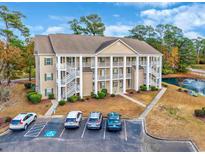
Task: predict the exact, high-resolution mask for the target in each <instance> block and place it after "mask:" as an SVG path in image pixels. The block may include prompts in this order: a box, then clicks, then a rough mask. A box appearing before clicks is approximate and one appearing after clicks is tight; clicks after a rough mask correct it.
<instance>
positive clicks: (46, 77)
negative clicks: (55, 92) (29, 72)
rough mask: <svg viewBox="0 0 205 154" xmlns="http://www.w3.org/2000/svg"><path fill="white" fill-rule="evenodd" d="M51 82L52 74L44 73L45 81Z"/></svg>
mask: <svg viewBox="0 0 205 154" xmlns="http://www.w3.org/2000/svg"><path fill="white" fill-rule="evenodd" d="M49 80H53V73H46V74H45V81H49Z"/></svg>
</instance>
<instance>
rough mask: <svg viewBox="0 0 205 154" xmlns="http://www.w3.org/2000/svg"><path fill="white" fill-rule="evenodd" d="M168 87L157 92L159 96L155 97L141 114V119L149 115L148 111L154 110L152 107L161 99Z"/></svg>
mask: <svg viewBox="0 0 205 154" xmlns="http://www.w3.org/2000/svg"><path fill="white" fill-rule="evenodd" d="M166 90H167V88H164V87H163V88H162V89H161V90H160V92H159V93H158V94H157V96H156V97H155V98H154V99H153V101H152V102H151V103H150V104H149V105H148V106H147V108H146V109H145V110H144V112H143V113H142V114H141V115H140V117H139V119H145V117H146V116H147V115H148V113H149V112H150V111H151V110H152V108H153V107H154V106H155V105H156V104H157V102H158V101H159V99H160V98H161V97H162V96H163V95H164V93H165V91H166Z"/></svg>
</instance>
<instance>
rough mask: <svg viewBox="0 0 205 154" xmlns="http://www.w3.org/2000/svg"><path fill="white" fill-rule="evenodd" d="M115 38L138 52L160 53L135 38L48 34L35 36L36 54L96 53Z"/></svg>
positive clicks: (114, 40)
mask: <svg viewBox="0 0 205 154" xmlns="http://www.w3.org/2000/svg"><path fill="white" fill-rule="evenodd" d="M117 40H121V41H122V42H123V43H125V44H126V45H127V46H129V47H130V48H131V49H133V50H135V51H136V52H138V53H139V54H161V53H160V52H159V51H157V50H156V49H155V48H153V47H152V46H150V45H149V44H147V43H145V42H144V41H139V40H137V39H131V38H120V37H103V36H87V35H72V34H50V35H37V36H35V39H34V41H35V51H37V53H38V54H47V53H50V54H96V53H98V52H99V51H101V50H103V49H104V48H106V47H108V46H109V45H111V44H113V43H114V42H116V41H117Z"/></svg>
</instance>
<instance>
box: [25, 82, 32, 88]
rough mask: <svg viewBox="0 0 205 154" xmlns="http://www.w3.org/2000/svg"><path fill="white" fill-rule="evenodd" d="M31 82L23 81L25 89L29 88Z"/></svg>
mask: <svg viewBox="0 0 205 154" xmlns="http://www.w3.org/2000/svg"><path fill="white" fill-rule="evenodd" d="M31 86H32V83H24V87H25V88H26V89H31Z"/></svg>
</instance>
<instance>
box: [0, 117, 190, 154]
mask: <svg viewBox="0 0 205 154" xmlns="http://www.w3.org/2000/svg"><path fill="white" fill-rule="evenodd" d="M86 121H87V119H86V118H85V119H83V121H82V123H81V127H80V128H79V129H73V130H67V129H64V126H63V122H64V119H63V118H48V119H38V120H37V121H36V122H35V123H34V124H32V125H31V126H29V128H28V129H27V130H26V131H15V132H12V131H10V132H9V133H8V134H7V135H4V136H1V137H0V150H1V151H32V152H33V151H48V152H50V151H56V152H60V151H79V152H81V151H82V152H83V151H85V152H89V151H99V152H103V151H104V152H107V151H109V152H116V151H128V152H129V151H132V152H137V151H144V152H146V151H153V152H158V151H165V152H170V151H171V152H188V151H194V149H193V146H192V145H191V144H190V142H178V141H162V140H157V139H154V138H151V137H150V136H148V135H146V133H145V132H144V129H143V123H142V121H140V120H135V121H129V120H123V129H122V131H120V132H107V131H106V129H105V123H106V120H104V121H103V127H102V129H101V130H87V129H86V128H85V123H86Z"/></svg>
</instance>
